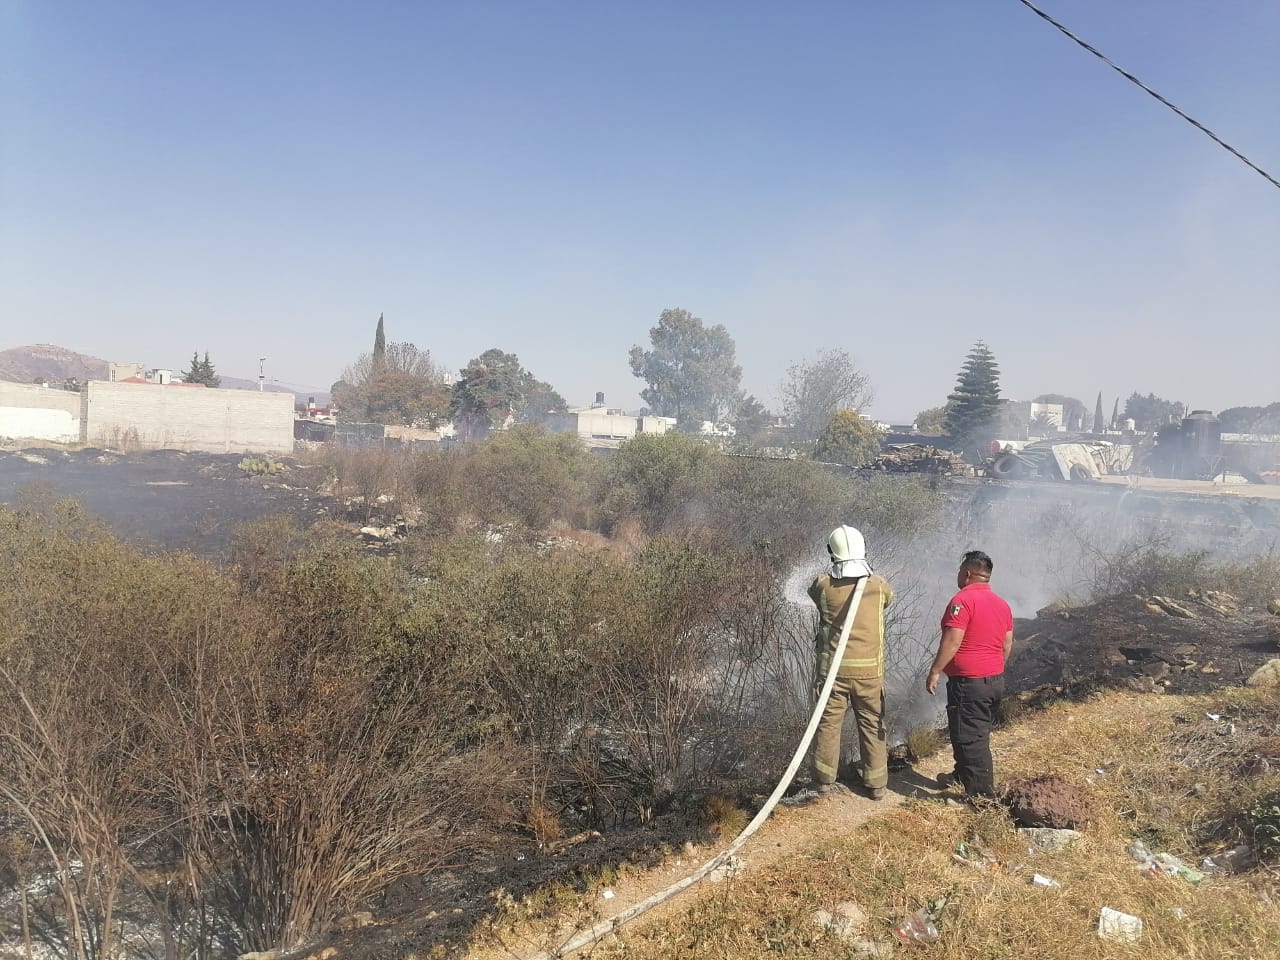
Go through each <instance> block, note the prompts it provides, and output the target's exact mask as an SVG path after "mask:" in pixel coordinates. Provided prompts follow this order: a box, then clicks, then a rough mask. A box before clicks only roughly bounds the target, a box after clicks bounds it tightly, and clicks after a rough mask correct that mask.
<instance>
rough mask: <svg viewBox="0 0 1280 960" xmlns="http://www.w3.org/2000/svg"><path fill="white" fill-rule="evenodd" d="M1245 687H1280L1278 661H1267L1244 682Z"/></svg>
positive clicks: (1279, 662) (1279, 660) (1279, 665)
mask: <svg viewBox="0 0 1280 960" xmlns="http://www.w3.org/2000/svg"><path fill="white" fill-rule="evenodd" d="M1244 685H1245V686H1246V687H1280V659H1277V660H1268V661H1267V662H1266V663H1264V664H1263V665H1262V666H1260V667H1259V668H1258V669H1257V670H1255V671H1253V674H1252V676H1250V677H1249V679H1248V680H1246V681H1245V682H1244Z"/></svg>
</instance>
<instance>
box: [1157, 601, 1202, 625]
mask: <svg viewBox="0 0 1280 960" xmlns="http://www.w3.org/2000/svg"><path fill="white" fill-rule="evenodd" d="M1147 602H1148V604H1155V605H1156V606H1157V607H1159V608H1160V609H1161V610H1162V611H1163V612H1164V613H1167V614H1169V616H1171V617H1179V618H1181V619H1183V620H1199V619H1200V614H1198V613H1196V612H1195V611H1194V610H1192V609H1191V608H1190V607H1188V606H1187V605H1186V604H1182V603H1179V602H1178V601H1177V600H1174V599H1172V598H1170V597H1150V598H1149V599H1148V601H1147Z"/></svg>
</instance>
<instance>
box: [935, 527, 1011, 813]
mask: <svg viewBox="0 0 1280 960" xmlns="http://www.w3.org/2000/svg"><path fill="white" fill-rule="evenodd" d="M992 569H993V565H992V563H991V558H990V557H989V556H987V555H986V554H985V553H983V552H982V551H981V550H970V551H969V552H968V553H966V554H965V555H964V560H963V561H962V562H961V564H960V573H959V574H958V575H957V576H956V586H957V587H959V588H960V592H959V593H957V594H956V595H955V596H954V597H952V598H951V600H950V602H948V603H947V609H946V612H945V613H944V614H943V615H942V639H941V640H940V641H939V643H938V655H937V656H936V657H934V659H933V666H931V667H930V668H929V678H928V679H927V680H926V681H925V689H926V690H928V691H929V693H930V694H933V693H936V692H937V690H938V681H939V680H940V679H941V678H942V674H943V673H945V674H946V675H947V729H948V731H949V732H950V733H951V751H952V753H953V754H954V755H955V758H956V769H955V773H954V774H953V776H954V778H955V779H957V780H959V781H960V783H961V785H963V786H964V792H965V793H966V794H967V795H968V796H971V797H993V796H995V792H996V788H995V773H994V770H993V769H992V764H991V722H992V720H993V719H994V718H995V712H996V707H998V706H999V704H1000V698H1001V697H1003V696H1004V663H1005V660H1006V659H1007V658H1008V656H1009V651H1010V650H1011V649H1012V648H1013V611H1011V610H1010V609H1009V604H1007V603H1005V602H1004V600H1003V599H1002V598H1001V597H1000V596H998V595H997V594H996V592H995V591H994V590H992V589H991V583H990V580H991V571H992ZM939 779H942V778H939Z"/></svg>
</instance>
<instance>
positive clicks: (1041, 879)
mask: <svg viewBox="0 0 1280 960" xmlns="http://www.w3.org/2000/svg"><path fill="white" fill-rule="evenodd" d="M1031 882H1032V883H1034V884H1035V885H1036V886H1037V887H1060V886H1062V884H1060V883H1059V882H1058V881H1057V880H1053V879H1051V878H1049V877H1046V876H1044V875H1043V874H1039V873H1037V874H1036V875H1035V876H1033V877H1032V878H1031Z"/></svg>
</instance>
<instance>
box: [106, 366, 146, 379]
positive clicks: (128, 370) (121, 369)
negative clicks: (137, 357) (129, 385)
mask: <svg viewBox="0 0 1280 960" xmlns="http://www.w3.org/2000/svg"><path fill="white" fill-rule="evenodd" d="M146 373H147V368H146V365H145V364H141V363H108V364H107V380H108V381H110V382H111V383H120V382H122V381H124V380H130V379H132V378H134V377H137V378H138V379H140V380H144V379H146Z"/></svg>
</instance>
